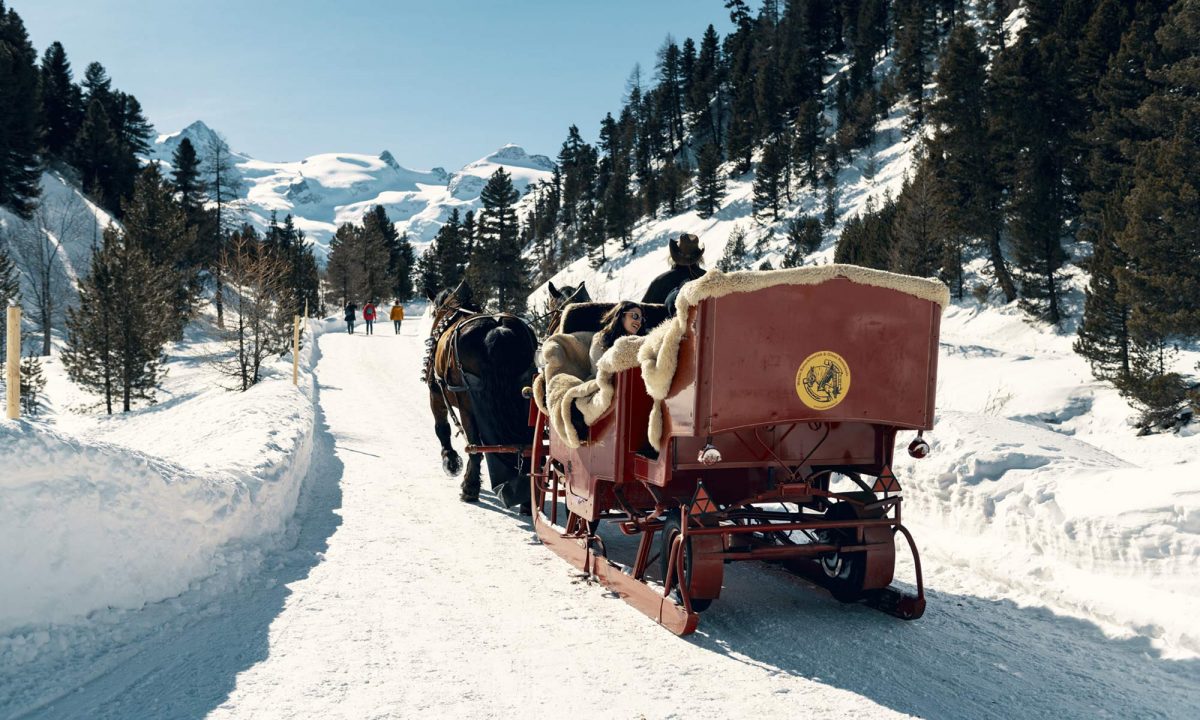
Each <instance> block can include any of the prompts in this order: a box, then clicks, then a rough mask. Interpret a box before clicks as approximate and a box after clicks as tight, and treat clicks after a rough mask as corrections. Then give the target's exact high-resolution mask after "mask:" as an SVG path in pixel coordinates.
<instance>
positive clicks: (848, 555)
mask: <svg viewBox="0 0 1200 720" xmlns="http://www.w3.org/2000/svg"><path fill="white" fill-rule="evenodd" d="M825 517H826V518H827V519H829V520H855V519H875V518H878V517H880V514H879V513H865V514H864V513H862V512H861V510H860V508H859V506H857V505H855V504H853V503H849V502H840V503H837V504H836V505H833V506H832V507H830V508H829V510H828V512H826V513H825ZM863 532H864V541H865V542H867V543H872V544H874V545H875V548H874V549H873V550H871V551H870V552H868V551H865V550H859V551H856V552H831V553H826V554H825V555H822V556H821V557H820V558H819V559H818V560H817V564H818V565H820V567H821V571H822V572H823V573H824V574H825V578H826V580H825V583H824V585H825V587H827V588H828V589H829V592H830V594H832V595H833V597H834V598H835V599H836V600H838V601H839V602H844V603H853V602H858V601H859V600H862V599H863V598H864V597H866V595H867V594H868V592H870V591H872V590H874V589H878V588H881V587H886V586H887V585H888V583H890V582H891V580H892V573H893V570H894V568H895V558H896V552H895V546H894V544H893V543H892V542H889V541H890V540H891V530H890V529H888V528H880V527H874V528H866V529H865V530H864V531H863ZM816 536H817V540H818V541H819V542H821V543H824V544H828V545H858V544H859V541H858V536H857V533H856V532H855V530H854V529H853V528H830V529H827V530H821V531H818V532H817V533H816Z"/></svg>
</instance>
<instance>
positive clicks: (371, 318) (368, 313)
mask: <svg viewBox="0 0 1200 720" xmlns="http://www.w3.org/2000/svg"><path fill="white" fill-rule="evenodd" d="M363 320H365V321H366V323H367V334H368V335H374V334H375V303H373V302H371V301H370V300H368V301H367V304H366V305H363Z"/></svg>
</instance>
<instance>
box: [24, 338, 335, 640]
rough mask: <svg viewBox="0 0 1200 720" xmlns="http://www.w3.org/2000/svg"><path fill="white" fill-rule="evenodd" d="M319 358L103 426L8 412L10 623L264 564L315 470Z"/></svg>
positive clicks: (150, 595) (113, 603) (76, 613)
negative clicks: (297, 370)
mask: <svg viewBox="0 0 1200 720" xmlns="http://www.w3.org/2000/svg"><path fill="white" fill-rule="evenodd" d="M316 325H317V324H316V323H313V324H312V326H311V327H316ZM317 329H318V331H319V328H317ZM310 337H311V335H310ZM315 355H316V353H314V350H313V343H312V342H309V343H308V345H307V347H305V348H304V349H303V350H302V351H301V360H300V364H301V368H302V372H301V377H300V389H299V390H297V389H296V388H294V387H293V386H292V385H291V383H290V379H291V378H290V372H287V373H284V372H282V369H283V368H282V365H284V364H286V365H288V367H287V370H289V371H290V362H285V363H279V365H280V367H279V368H278V371H277V372H276V373H274V376H273V377H269V378H267V379H266V380H264V381H263V382H261V383H260V384H258V385H256V386H255V387H254V388H252V389H251V390H249V391H248V392H246V393H232V392H228V391H226V390H223V389H220V388H211V389H209V390H207V391H205V392H203V393H200V394H199V395H197V396H195V397H191V398H188V399H187V401H186V402H178V403H166V404H164V405H161V406H156V407H151V408H147V409H145V410H141V411H139V412H137V413H134V414H131V415H129V416H126V417H122V418H119V419H118V418H114V419H113V422H111V423H110V425H111V427H109V428H106V429H105V431H104V432H102V433H89V434H80V435H75V434H68V433H66V432H63V431H62V430H60V429H52V428H51V427H50V426H48V425H46V424H42V423H31V422H27V421H20V422H12V421H3V422H0V468H3V471H2V472H0V517H2V518H3V521H2V522H0V547H3V548H4V549H5V551H4V553H3V555H2V558H3V559H0V634H4V633H8V632H11V631H12V630H13V629H15V628H21V627H26V626H39V625H45V624H50V623H66V622H72V621H76V620H79V619H81V618H83V617H86V616H87V615H88V613H90V612H93V611H95V610H98V609H104V608H138V607H141V606H142V605H144V604H146V603H152V602H156V601H159V600H162V599H164V598H169V597H173V596H175V595H178V594H180V593H182V592H184V591H185V590H187V589H188V587H189V586H190V585H191V584H193V583H194V582H196V581H198V580H202V579H204V578H206V577H209V576H211V575H213V574H215V573H217V572H232V573H233V574H234V575H240V574H241V572H240V570H239V568H238V566H239V565H240V566H244V567H245V568H246V569H252V568H253V567H254V566H255V565H256V564H257V559H258V558H259V557H261V556H262V554H263V553H265V552H267V551H269V550H270V549H272V548H273V547H274V546H276V544H277V543H278V542H279V541H280V539H281V538H282V537H283V531H284V529H285V525H286V523H287V520H288V518H289V517H290V516H291V515H292V514H293V512H294V510H295V507H296V502H297V499H298V496H299V491H300V485H301V480H302V479H303V478H304V476H305V474H306V473H307V470H308V465H309V461H310V455H311V450H312V441H313V431H314V421H315V409H314V405H313V399H314V388H313V375H312V372H311V368H312V366H313V364H314V362H315V360H316V357H315Z"/></svg>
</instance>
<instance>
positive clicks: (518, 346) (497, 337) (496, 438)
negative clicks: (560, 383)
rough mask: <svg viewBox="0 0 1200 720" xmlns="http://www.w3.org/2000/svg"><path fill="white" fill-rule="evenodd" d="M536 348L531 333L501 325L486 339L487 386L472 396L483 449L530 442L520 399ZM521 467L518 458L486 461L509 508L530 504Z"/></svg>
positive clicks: (525, 405)
mask: <svg viewBox="0 0 1200 720" xmlns="http://www.w3.org/2000/svg"><path fill="white" fill-rule="evenodd" d="M535 344H536V343H535V342H534V340H533V339H532V334H531V333H530V332H529V331H528V330H527V329H525V328H519V327H518V328H515V329H514V328H512V327H509V326H506V325H504V324H502V323H497V324H496V326H495V327H493V328H492V329H491V330H489V331H488V333H487V335H485V336H484V339H483V345H484V351H485V353H486V358H485V362H484V363H483V368H482V373H483V377H482V378H481V379H482V381H483V382H482V385H483V386H482V387H481V388H479V391H478V392H472V393H471V402H472V405H473V406H474V408H475V413H474V415H475V417H476V425H477V426H478V427H479V431H480V436H481V440H482V441H483V443H484V444H487V445H508V444H514V445H526V444H529V442H531V439H532V437H533V430H532V429H531V428H530V427H529V415H528V407H529V405H528V401H526V400H525V398H523V397H522V396H521V390H522V388H523V387H524V386H525V384H527V383H528V382H529V381H530V380H531V379H532V373H533V361H534V357H533V355H534V352H535V347H534V346H535ZM521 463H522V458H521V457H520V456H519V455H515V454H509V453H503V454H501V453H489V454H488V455H487V465H488V475H489V477H490V478H491V481H492V489H493V490H494V491H496V493H497V494H498V495H499V496H500V499H501V501H502V502H503V503H504V505H505V506H512V505H516V504H519V503H523V502H527V501H528V499H529V483H528V478H527V477H526V476H525V475H524V474H523V473H518V472H517V469H518V467H520V466H521ZM527 471H528V469H527V468H526V469H525V472H527ZM522 478H525V479H524V480H522Z"/></svg>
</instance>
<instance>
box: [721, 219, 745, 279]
mask: <svg viewBox="0 0 1200 720" xmlns="http://www.w3.org/2000/svg"><path fill="white" fill-rule="evenodd" d="M748 267H750V251H749V250H748V249H747V248H746V231H745V230H743V229H742V228H741V227H740V226H737V225H735V226H734V228H733V230H732V231H730V233H729V239H728V240H726V241H725V252H724V254H723V255H721V259H720V260H718V261H717V269H718V270H720V271H721V272H733V271H735V270H745V269H746V268H748Z"/></svg>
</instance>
